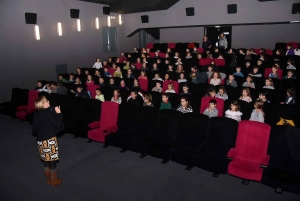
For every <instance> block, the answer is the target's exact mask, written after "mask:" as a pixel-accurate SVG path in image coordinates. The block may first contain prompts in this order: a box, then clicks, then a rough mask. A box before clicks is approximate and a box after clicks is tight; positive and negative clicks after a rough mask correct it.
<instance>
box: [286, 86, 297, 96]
mask: <svg viewBox="0 0 300 201" xmlns="http://www.w3.org/2000/svg"><path fill="white" fill-rule="evenodd" d="M287 93H288V94H289V95H290V96H293V95H295V94H296V89H294V88H288V90H287Z"/></svg>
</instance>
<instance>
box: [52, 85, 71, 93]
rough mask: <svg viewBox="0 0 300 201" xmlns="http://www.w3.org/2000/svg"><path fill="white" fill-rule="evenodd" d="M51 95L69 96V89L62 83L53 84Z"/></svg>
mask: <svg viewBox="0 0 300 201" xmlns="http://www.w3.org/2000/svg"><path fill="white" fill-rule="evenodd" d="M51 93H57V94H59V95H67V93H68V89H67V88H66V87H65V86H64V85H63V84H62V83H61V82H58V83H55V82H53V83H52V84H51Z"/></svg>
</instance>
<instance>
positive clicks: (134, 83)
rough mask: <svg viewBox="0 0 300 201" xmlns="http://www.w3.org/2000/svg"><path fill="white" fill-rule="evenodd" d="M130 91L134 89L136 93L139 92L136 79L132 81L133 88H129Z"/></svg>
mask: <svg viewBox="0 0 300 201" xmlns="http://www.w3.org/2000/svg"><path fill="white" fill-rule="evenodd" d="M131 89H134V90H136V91H139V90H140V89H141V87H140V84H139V80H138V79H134V80H133V86H132V87H131Z"/></svg>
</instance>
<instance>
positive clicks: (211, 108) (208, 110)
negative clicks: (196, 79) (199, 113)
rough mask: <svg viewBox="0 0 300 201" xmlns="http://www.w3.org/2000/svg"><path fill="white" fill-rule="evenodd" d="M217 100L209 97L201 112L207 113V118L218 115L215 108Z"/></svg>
mask: <svg viewBox="0 0 300 201" xmlns="http://www.w3.org/2000/svg"><path fill="white" fill-rule="evenodd" d="M216 105H217V101H216V100H215V99H211V100H210V101H209V106H208V108H206V109H205V110H204V112H203V114H205V115H207V116H208V117H209V118H211V117H217V116H218V109H217V108H216Z"/></svg>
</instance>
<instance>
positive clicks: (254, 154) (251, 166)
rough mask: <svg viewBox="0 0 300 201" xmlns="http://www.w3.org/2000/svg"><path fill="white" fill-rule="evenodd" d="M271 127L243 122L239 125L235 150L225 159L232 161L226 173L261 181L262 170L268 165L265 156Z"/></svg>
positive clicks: (232, 149)
mask: <svg viewBox="0 0 300 201" xmlns="http://www.w3.org/2000/svg"><path fill="white" fill-rule="evenodd" d="M270 129H271V127H270V126H269V125H267V124H264V123H260V122H256V121H248V120H244V121H241V122H240V123H239V128H238V134H237V139H236V144H235V148H231V149H230V150H229V152H228V154H227V157H228V158H230V159H231V160H232V161H231V162H230V163H229V165H228V173H229V174H231V175H234V176H236V177H240V178H243V179H246V180H254V181H261V178H262V173H263V169H262V167H267V166H268V164H269V160H270V156H269V155H267V149H268V143H269V137H270Z"/></svg>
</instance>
